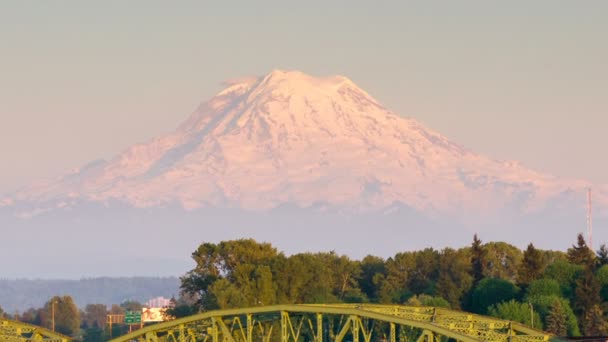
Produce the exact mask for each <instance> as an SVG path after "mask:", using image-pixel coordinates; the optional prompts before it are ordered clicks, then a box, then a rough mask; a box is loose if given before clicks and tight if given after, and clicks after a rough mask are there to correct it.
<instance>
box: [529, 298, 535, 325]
mask: <svg viewBox="0 0 608 342" xmlns="http://www.w3.org/2000/svg"><path fill="white" fill-rule="evenodd" d="M528 304H529V305H530V326H531V327H532V328H534V306H532V303H530V302H528Z"/></svg>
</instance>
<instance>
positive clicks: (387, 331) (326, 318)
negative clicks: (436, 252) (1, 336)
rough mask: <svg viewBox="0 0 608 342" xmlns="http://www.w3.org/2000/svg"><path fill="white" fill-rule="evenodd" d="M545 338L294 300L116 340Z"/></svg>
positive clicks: (451, 318)
mask: <svg viewBox="0 0 608 342" xmlns="http://www.w3.org/2000/svg"><path fill="white" fill-rule="evenodd" d="M254 340H255V342H347V341H348V342H372V341H373V342H377V341H379V342H414V341H416V342H446V341H448V340H454V341H462V342H474V341H496V342H542V341H549V340H558V338H557V337H555V336H552V335H550V334H548V333H545V332H543V331H539V330H536V329H532V328H530V327H527V326H525V325H523V324H519V323H515V322H510V321H505V320H500V319H496V318H492V317H485V316H480V315H474V314H470V313H467V312H461V311H455V310H448V309H443V308H434V307H412V306H401V305H375V304H327V305H321V304H294V305H274V306H260V307H252V308H243V309H231V310H217V311H209V312H205V313H201V314H197V315H193V316H189V317H185V318H180V319H176V320H172V321H168V322H164V323H160V324H155V325H151V326H148V327H145V328H143V329H140V330H137V331H135V332H132V333H130V334H128V335H124V336H121V337H118V338H116V339H114V340H112V341H113V342H126V341H141V342H144V341H145V342H161V341H162V342H198V341H200V342H254Z"/></svg>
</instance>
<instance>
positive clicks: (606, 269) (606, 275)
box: [595, 265, 608, 301]
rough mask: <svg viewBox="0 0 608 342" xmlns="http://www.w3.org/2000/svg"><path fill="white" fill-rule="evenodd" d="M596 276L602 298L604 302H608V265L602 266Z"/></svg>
mask: <svg viewBox="0 0 608 342" xmlns="http://www.w3.org/2000/svg"><path fill="white" fill-rule="evenodd" d="M595 276H596V278H597V281H598V282H599V284H600V288H601V289H600V296H601V297H602V300H603V301H607V300H608V265H602V266H600V268H598V269H597V271H595Z"/></svg>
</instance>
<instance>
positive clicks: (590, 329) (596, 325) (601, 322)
mask: <svg viewBox="0 0 608 342" xmlns="http://www.w3.org/2000/svg"><path fill="white" fill-rule="evenodd" d="M584 318H585V319H584V321H583V333H584V334H585V335H586V336H605V335H606V333H608V325H607V324H606V319H605V318H604V313H603V312H602V309H601V308H600V306H599V305H597V304H596V305H593V306H592V307H591V308H590V309H589V311H587V312H586V313H585V317H584Z"/></svg>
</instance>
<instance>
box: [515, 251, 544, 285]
mask: <svg viewBox="0 0 608 342" xmlns="http://www.w3.org/2000/svg"><path fill="white" fill-rule="evenodd" d="M544 268H545V263H544V260H543V255H542V253H541V252H540V251H539V250H538V249H536V248H535V247H534V245H533V244H529V245H528V248H526V250H525V251H524V255H523V260H522V262H521V265H520V266H519V269H518V270H517V281H518V283H519V284H524V285H528V284H530V283H531V282H533V281H534V280H536V279H539V278H540V277H541V276H542V273H543V271H544Z"/></svg>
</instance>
